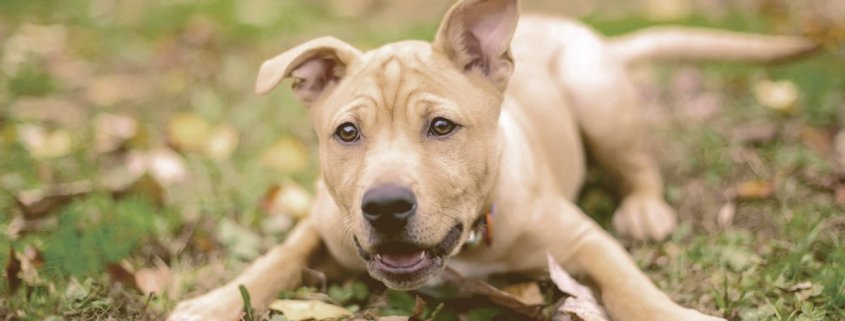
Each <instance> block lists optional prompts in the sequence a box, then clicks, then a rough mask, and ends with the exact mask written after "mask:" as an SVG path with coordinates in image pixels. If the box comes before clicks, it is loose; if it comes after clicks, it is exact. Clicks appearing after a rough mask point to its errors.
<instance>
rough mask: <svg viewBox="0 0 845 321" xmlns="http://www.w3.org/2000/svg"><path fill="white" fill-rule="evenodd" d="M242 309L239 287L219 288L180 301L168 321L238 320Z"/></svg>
mask: <svg viewBox="0 0 845 321" xmlns="http://www.w3.org/2000/svg"><path fill="white" fill-rule="evenodd" d="M242 310H243V302H242V301H241V297H240V296H239V294H238V290H237V289H231V288H219V289H217V290H214V291H212V292H209V293H207V294H205V295H203V296H199V297H196V298H193V299H190V300H186V301H182V302H179V304H177V305H176V308H175V309H173V312H171V313H170V315H169V316H168V317H167V321H237V320H240V318H241V313H242Z"/></svg>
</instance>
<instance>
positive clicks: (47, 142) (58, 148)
mask: <svg viewBox="0 0 845 321" xmlns="http://www.w3.org/2000/svg"><path fill="white" fill-rule="evenodd" d="M17 136H18V139H19V141H20V142H21V143H22V144H23V145H24V147H26V149H27V150H28V151H29V153H30V154H31V155H32V157H35V158H36V159H42V160H43V159H48V158H56V157H61V156H65V155H67V154H70V153H71V152H72V151H73V138H72V137H71V134H70V132H69V131H67V130H64V129H57V130H55V131H53V132H48V131H47V130H46V129H44V128H43V127H40V126H36V125H23V126H18V133H17Z"/></svg>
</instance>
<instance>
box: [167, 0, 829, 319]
mask: <svg viewBox="0 0 845 321" xmlns="http://www.w3.org/2000/svg"><path fill="white" fill-rule="evenodd" d="M813 48H814V46H813V45H812V44H811V43H809V42H807V41H804V40H802V39H796V38H786V37H763V36H752V35H740V34H734V33H726V32H718V31H703V30H692V29H677V28H668V29H666V28H663V29H651V30H646V31H643V32H640V33H636V34H633V35H630V36H627V37H622V38H618V39H611V40H605V39H603V38H602V37H601V36H599V35H598V34H596V33H595V32H593V31H592V30H590V29H589V28H587V27H585V26H583V25H580V24H578V23H576V22H573V21H568V20H563V19H559V18H544V17H525V18H522V20H521V21H519V23H518V5H517V2H516V0H486V1H485V0H464V1H460V2H459V3H457V4H456V5H455V6H454V7H453V8H452V9H451V10H450V11H449V13H448V14H447V15H446V18H445V19H444V21H443V23H442V25H441V26H440V29H439V30H438V32H437V35H436V37H435V39H434V41H433V42H432V43H427V42H422V41H405V42H399V43H393V44H388V45H385V46H383V47H381V48H378V49H375V50H372V51H368V52H366V53H362V52H360V51H359V50H357V49H355V48H353V47H352V46H350V45H348V44H346V43H344V42H342V41H340V40H337V39H335V38H329V37H326V38H319V39H315V40H312V41H309V42H306V43H304V44H302V45H300V46H298V47H296V48H293V49H291V50H289V51H287V52H285V53H282V54H281V55H279V56H277V57H275V58H273V59H270V60H268V61H267V62H265V63H264V65H262V67H261V70H260V72H259V76H258V82H257V84H256V91H257V92H258V93H262V94H263V93H266V92H268V91H270V90H271V89H273V88H274V87H275V86H276V85H278V84H279V82H281V81H282V80H283V79H285V78H293V79H294V83H293V90H294V91H295V92H296V95H297V96H298V97H299V99H300V100H301V101H302V103H303V104H304V105H306V106H308V108H309V113H310V119H311V122H312V123H313V126H314V129H315V130H316V132H317V136H318V137H319V150H320V164H321V169H322V180H321V182H320V183H319V185H318V192H317V197H316V202H315V206H314V208H313V210H312V212H311V215H310V217H309V218H308V219H306V220H305V221H303V222H300V224H299V225H298V226H297V227H296V228H295V230H294V232H293V233H292V235H291V236H290V237H288V239H287V240H286V241H285V243H284V244H282V245H280V246H278V247H276V248H274V249H272V250H271V251H270V252H269V253H267V254H266V255H264V256H263V257H262V258H260V259H259V260H257V261H256V262H255V263H254V264H253V265H252V266H250V267H249V268H248V269H247V270H246V271H245V272H244V273H242V274H241V275H240V276H239V277H238V278H236V279H235V280H233V281H232V282H230V283H229V284H227V285H225V286H223V287H221V288H218V289H216V290H214V291H213V292H211V293H208V294H206V295H204V296H201V297H198V298H195V299H193V300H189V301H186V302H183V303H181V304H179V306H177V308H176V310H175V311H174V312H173V313H172V314H171V316H170V320H236V319H237V318H238V316H239V313H240V311H241V308H242V307H241V304H242V303H241V299H240V296H239V294H238V290H237V286H238V285H239V284H243V285H245V286H246V288H247V289H248V290H249V291H250V293H251V294H252V297H253V302H254V303H255V305H256V306H263V305H265V304H267V303H268V302H269V301H270V300H271V299H272V298H273V297H274V296H275V295H277V293H278V292H279V291H280V290H282V289H284V288H290V287H293V286H295V285H296V284H297V283H298V282H299V273H300V270H301V269H302V268H303V267H304V266H305V264H306V262H307V260H308V257H309V256H310V255H311V254H312V253H315V252H316V251H318V249H319V248H320V243H321V242H322V243H323V244H324V245H325V248H327V249H328V252H329V254H330V255H331V257H332V258H334V259H335V260H336V261H337V262H338V263H340V265H342V266H343V267H345V268H346V269H349V270H351V271H368V272H369V274H370V275H372V276H373V277H374V278H376V279H378V280H380V281H382V282H384V284H386V285H387V286H388V287H391V288H396V289H414V288H418V287H420V286H422V285H424V284H426V283H427V282H430V281H436V280H437V278H438V276H439V274H440V272H441V271H443V269H444V267H445V266H446V265H449V266H450V267H452V268H454V269H456V270H458V271H459V272H461V273H463V274H464V275H467V276H477V277H481V276H484V275H486V274H489V273H493V272H506V271H529V270H537V269H542V268H544V267H545V263H546V259H545V258H546V252H548V253H551V255H552V256H553V257H554V258H555V259H556V260H557V261H558V262H559V263H560V264H561V265H562V266H563V267H564V268H565V269H566V270H567V271H568V272H570V273H574V274H579V275H584V276H586V277H588V278H590V279H591V281H592V282H593V283H594V284H595V285H596V286H597V287H598V289H599V290H600V293H601V299H602V301H603V304H604V305H605V306H606V308H607V309H608V311H609V312H610V315H611V316H612V318H613V319H614V320H617V321H627V320H630V321H635V320H667V321H668V320H721V319H718V318H714V317H709V316H706V315H703V314H701V313H699V312H697V311H694V310H690V309H686V308H683V307H681V306H679V305H677V304H676V303H674V302H672V300H671V299H669V297H667V296H666V295H665V294H664V293H663V292H661V291H660V290H659V289H657V288H656V287H655V286H654V284H652V282H651V281H650V280H649V279H648V278H647V277H646V276H645V275H644V274H643V273H642V272H641V271H640V270H639V269H638V268H637V266H636V265H635V264H634V262H633V261H632V260H631V258H630V257H629V256H628V254H627V253H626V252H625V250H624V248H623V247H622V246H621V245H620V244H619V243H618V242H617V241H616V240H615V239H613V238H612V237H611V236H610V235H609V234H608V233H607V232H605V231H604V230H602V229H601V228H600V227H599V226H598V225H597V224H596V223H595V222H594V221H592V220H591V219H590V218H589V217H587V216H586V215H585V214H584V213H582V212H581V211H580V210H579V209H578V208H577V207H576V206H575V205H574V203H573V199H574V198H575V196H576V194H577V193H578V190H579V188H580V187H581V184H582V183H583V181H584V175H585V167H586V164H585V145H586V147H589V149H590V152H591V153H593V154H594V155H595V157H596V159H597V160H598V161H599V162H600V163H601V165H602V166H603V167H604V168H605V169H607V170H608V171H610V172H611V173H612V174H613V175H615V177H617V179H618V181H617V182H618V186H619V190H620V192H621V194H622V195H624V200H623V203H622V206H621V207H620V208H619V210H618V212H617V213H616V216H615V218H614V226H615V228H617V229H618V231H619V232H621V233H624V234H627V235H630V236H632V237H634V238H637V239H662V238H664V237H666V235H668V234H669V233H670V232H671V231H672V229H673V228H674V226H675V220H676V218H675V214H674V212H673V211H672V209H671V208H670V207H669V206H667V205H666V203H665V202H664V201H663V199H662V197H661V193H662V183H661V179H660V176H659V173H658V170H657V167H656V165H655V162H654V160H653V159H652V158H651V157H649V155H647V154H646V153H645V152H644V151H643V147H642V133H641V128H640V118H639V115H638V114H639V113H640V110H639V108H638V103H639V99H638V97H637V94H636V92H635V89H634V87H633V86H632V84H631V82H630V81H629V79H628V75H627V73H626V67H627V65H628V64H630V63H631V62H634V61H637V60H640V59H649V58H687V59H689V58H711V59H732V60H762V61H771V60H776V59H783V58H787V57H790V56H794V55H798V54H802V53H806V52H808V51H810V50H812V49H813ZM491 209H492V213H493V214H492V216H491V219H490V223H491V224H492V226H493V230H494V231H495V233H493V234H492V239H491V242H490V243H489V244H482V245H478V246H473V247H464V245H465V244H466V243H467V242H468V241H469V242H475V240H476V239H478V238H479V235H480V236H482V237H483V236H487V237H489V236H491V235H484V234H485V231H487V229H486V228H485V227H484V224H483V223H482V220H481V219H482V218H484V217H485V216H486V215H485V214H486V213H488V212H490V211H491Z"/></svg>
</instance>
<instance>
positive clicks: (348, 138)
mask: <svg viewBox="0 0 845 321" xmlns="http://www.w3.org/2000/svg"><path fill="white" fill-rule="evenodd" d="M334 135H335V137H337V139H340V141H342V142H345V143H351V142H354V141H356V140H358V138H360V137H361V135H360V134H359V133H358V127H355V125H353V124H352V123H343V124H341V125H340V126H337V129H336V130H335V131H334Z"/></svg>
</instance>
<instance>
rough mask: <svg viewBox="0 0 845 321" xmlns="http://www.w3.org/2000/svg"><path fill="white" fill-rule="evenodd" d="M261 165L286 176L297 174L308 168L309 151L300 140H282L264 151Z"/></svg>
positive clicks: (288, 138) (287, 138)
mask: <svg viewBox="0 0 845 321" xmlns="http://www.w3.org/2000/svg"><path fill="white" fill-rule="evenodd" d="M261 163H262V164H264V166H267V167H269V168H272V169H275V170H278V171H280V172H282V173H285V174H292V173H296V172H299V171H302V170H305V169H306V168H307V167H308V151H307V149H306V148H305V145H304V144H302V142H300V141H299V140H296V139H293V138H290V137H286V138H282V139H280V140H279V141H278V142H276V143H275V144H273V145H272V146H270V147H269V148H267V149H266V150H265V151H264V153H263V154H262V155H261Z"/></svg>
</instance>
